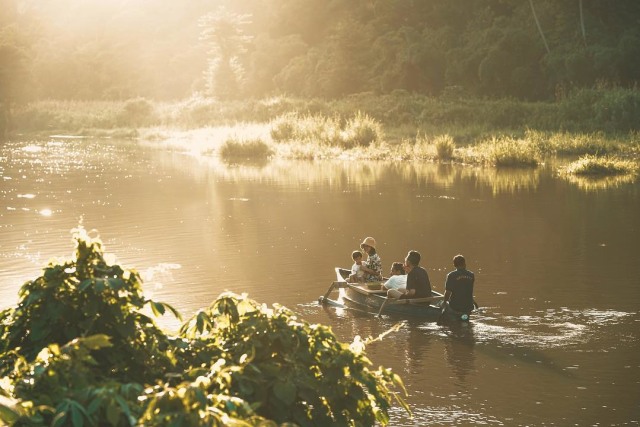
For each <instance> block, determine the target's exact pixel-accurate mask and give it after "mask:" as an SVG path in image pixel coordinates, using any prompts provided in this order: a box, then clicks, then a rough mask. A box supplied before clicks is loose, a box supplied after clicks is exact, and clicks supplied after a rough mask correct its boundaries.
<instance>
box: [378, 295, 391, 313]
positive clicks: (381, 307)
mask: <svg viewBox="0 0 640 427" xmlns="http://www.w3.org/2000/svg"><path fill="white" fill-rule="evenodd" d="M389 299H390V298H389V297H387V299H385V300H384V301H382V305H381V306H380V310H378V317H380V316H381V315H382V310H384V306H385V305H387V301H389Z"/></svg>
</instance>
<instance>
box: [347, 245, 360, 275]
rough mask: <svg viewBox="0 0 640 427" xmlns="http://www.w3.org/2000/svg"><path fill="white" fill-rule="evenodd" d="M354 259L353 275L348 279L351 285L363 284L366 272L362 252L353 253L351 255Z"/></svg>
mask: <svg viewBox="0 0 640 427" xmlns="http://www.w3.org/2000/svg"><path fill="white" fill-rule="evenodd" d="M351 258H352V259H353V265H352V266H351V274H350V275H349V278H348V279H347V282H349V283H362V282H364V270H363V269H362V252H360V251H353V252H352V253H351Z"/></svg>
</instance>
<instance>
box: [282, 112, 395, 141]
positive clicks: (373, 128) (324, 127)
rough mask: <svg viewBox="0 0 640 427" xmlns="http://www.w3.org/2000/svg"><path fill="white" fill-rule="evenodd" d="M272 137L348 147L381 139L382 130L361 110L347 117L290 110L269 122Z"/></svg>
mask: <svg viewBox="0 0 640 427" xmlns="http://www.w3.org/2000/svg"><path fill="white" fill-rule="evenodd" d="M271 138H272V139H273V140H274V141H275V142H292V141H295V142H298V143H300V142H314V143H316V144H320V145H329V146H338V147H341V148H344V149H351V148H356V147H368V146H369V145H371V144H372V143H374V142H382V140H383V138H384V133H383V131H382V125H381V124H380V123H379V122H378V121H376V120H374V119H373V118H371V117H370V116H368V115H367V114H364V113H361V112H357V113H356V114H355V115H353V116H352V117H349V118H347V119H346V120H345V119H342V118H340V117H337V116H332V117H327V116H322V115H304V116H301V115H299V114H296V113H290V114H285V115H282V116H279V117H277V118H276V119H275V120H273V121H272V122H271Z"/></svg>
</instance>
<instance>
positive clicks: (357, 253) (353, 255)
mask: <svg viewBox="0 0 640 427" xmlns="http://www.w3.org/2000/svg"><path fill="white" fill-rule="evenodd" d="M351 258H352V259H353V260H354V261H355V259H356V258H362V252H360V251H353V252H351Z"/></svg>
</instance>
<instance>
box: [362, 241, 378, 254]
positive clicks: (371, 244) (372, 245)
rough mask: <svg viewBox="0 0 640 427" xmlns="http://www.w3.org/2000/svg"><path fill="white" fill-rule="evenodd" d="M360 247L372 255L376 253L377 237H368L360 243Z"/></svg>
mask: <svg viewBox="0 0 640 427" xmlns="http://www.w3.org/2000/svg"><path fill="white" fill-rule="evenodd" d="M360 249H362V250H363V251H365V252H366V253H367V254H369V255H371V254H372V253H374V254H375V253H376V239H374V238H373V237H367V238H366V239H364V240H363V241H362V243H360Z"/></svg>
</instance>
